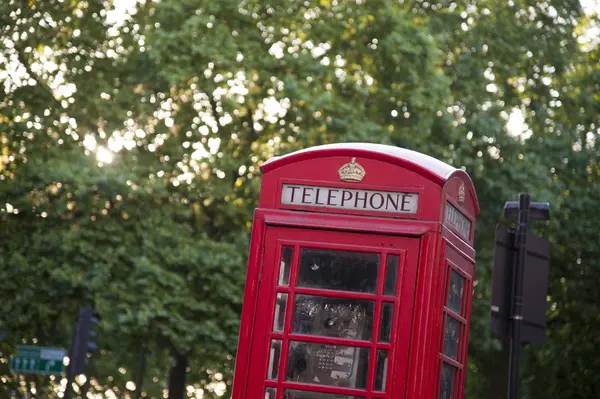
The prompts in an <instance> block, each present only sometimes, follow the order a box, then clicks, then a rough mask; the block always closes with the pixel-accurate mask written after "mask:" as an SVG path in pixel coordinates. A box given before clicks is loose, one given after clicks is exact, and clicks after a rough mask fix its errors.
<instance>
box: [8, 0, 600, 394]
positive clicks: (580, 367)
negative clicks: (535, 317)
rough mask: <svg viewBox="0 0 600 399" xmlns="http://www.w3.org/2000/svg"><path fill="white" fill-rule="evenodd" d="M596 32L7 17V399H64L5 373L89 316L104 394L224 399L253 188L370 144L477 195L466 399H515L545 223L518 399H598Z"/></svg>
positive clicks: (151, 13)
mask: <svg viewBox="0 0 600 399" xmlns="http://www.w3.org/2000/svg"><path fill="white" fill-rule="evenodd" d="M584 11H587V12H584ZM599 29H600V28H599V25H598V20H597V17H596V15H595V14H592V13H591V11H590V10H584V9H582V7H581V4H580V3H579V2H578V1H576V0H549V1H545V2H534V1H525V0H511V1H498V0H480V1H455V2H451V1H441V2H437V3H435V2H426V1H391V0H390V1H387V0H362V1H361V0H355V1H341V0H337V1H334V0H320V1H293V0H285V1H271V2H267V1H259V0H243V1H242V0H219V1H202V0H161V1H160V2H158V1H151V0H142V1H137V2H135V1H131V0H128V1H124V0H123V1H122V0H119V1H114V2H111V1H104V2H100V1H91V2H90V1H67V2H66V1H62V0H44V1H36V0H28V1H20V0H6V1H3V2H2V3H1V4H0V66H1V67H0V82H1V83H2V96H1V97H0V126H1V129H0V223H1V224H0V226H1V228H0V250H1V256H0V279H1V281H3V287H2V290H0V299H1V300H0V314H1V317H0V330H1V331H3V332H5V333H6V334H9V335H8V338H6V337H5V341H4V343H3V346H2V356H3V359H4V361H2V362H1V363H0V373H1V374H2V377H1V378H2V385H1V386H0V390H2V392H3V393H2V395H4V396H6V397H10V396H18V395H24V394H25V392H26V391H28V394H29V397H50V398H53V397H56V395H57V393H58V392H60V391H61V390H63V389H64V384H65V381H64V379H62V380H61V379H55V378H53V377H50V378H48V377H37V378H33V377H27V379H25V378H24V377H22V376H14V375H11V374H10V373H9V371H8V366H7V363H6V358H7V357H8V356H9V355H10V354H11V353H13V352H14V349H15V345H16V344H17V343H24V342H25V343H34V344H40V345H57V346H64V347H68V344H69V339H70V328H71V325H72V323H73V321H74V319H75V317H76V314H77V309H78V307H79V306H86V305H93V306H94V307H95V309H96V310H97V311H98V312H99V313H100V315H101V317H102V322H101V324H100V327H99V343H100V348H101V350H100V352H99V353H98V354H96V355H95V356H94V362H93V363H92V364H91V366H90V370H89V373H88V375H87V377H88V378H89V381H90V383H89V391H88V392H89V393H96V394H99V395H101V396H106V397H138V395H143V396H145V397H162V396H163V395H165V394H166V392H167V390H169V388H170V391H171V392H170V395H171V397H180V395H179V393H180V392H181V391H182V390H183V391H184V392H183V393H184V394H185V395H187V396H191V397H204V398H214V397H220V396H225V397H227V395H228V391H229V389H230V386H231V378H232V367H233V357H234V356H235V350H236V345H237V329H238V320H239V312H240V309H241V303H242V290H243V281H244V275H245V272H244V270H245V264H246V258H245V256H246V252H247V244H248V239H249V226H250V223H251V217H252V212H253V209H254V207H255V206H256V200H257V198H258V189H259V187H260V175H259V167H260V165H261V164H262V162H264V161H265V160H266V159H268V158H270V157H272V156H274V155H279V154H283V153H288V152H290V151H293V150H296V149H299V148H305V147H308V146H312V145H318V144H323V143H328V142H342V141H367V142H377V143H384V144H391V145H397V146H402V147H406V148H411V149H414V150H417V151H421V152H425V153H427V154H430V155H432V156H435V157H437V158H439V159H442V160H444V161H446V162H448V163H450V164H453V165H455V166H457V167H464V168H465V169H466V170H467V171H468V172H469V173H470V174H471V176H472V177H473V179H474V182H475V185H476V188H477V192H478V195H479V200H480V202H481V209H482V213H481V217H480V219H479V220H478V226H477V237H476V247H477V250H478V258H477V261H478V271H477V278H478V280H477V286H476V289H475V292H474V295H475V301H474V309H473V318H472V326H471V328H472V332H471V334H470V337H471V342H470V350H469V353H470V363H469V373H468V375H467V397H468V398H472V399H475V398H477V399H479V398H501V397H502V398H503V397H505V395H504V390H505V380H504V375H503V373H502V370H503V367H502V366H501V358H502V355H501V353H502V352H501V351H502V345H501V343H500V342H499V341H498V340H496V339H494V338H493V337H492V336H491V335H490V332H489V327H488V326H489V298H490V294H491V264H492V256H493V247H492V246H493V234H494V233H493V232H494V226H495V224H496V222H497V221H498V219H499V218H500V215H501V209H502V206H503V204H504V201H506V200H512V199H515V198H516V195H517V193H518V192H519V191H522V190H530V191H531V192H532V193H533V196H534V199H535V200H538V201H550V202H551V203H552V206H553V212H552V216H553V220H552V221H551V222H550V223H548V224H546V225H543V226H540V230H541V231H543V232H544V234H545V235H546V236H548V237H549V238H550V239H551V242H552V251H553V252H552V268H551V276H550V294H549V308H548V309H549V312H548V316H549V329H548V343H547V344H546V345H544V346H541V347H531V348H528V349H527V351H526V358H525V359H524V366H523V380H522V385H523V389H522V392H523V397H524V398H539V397H554V398H591V397H595V396H594V393H595V392H598V391H600V378H598V377H597V375H596V373H595V372H594V371H595V370H597V369H598V368H599V367H600V364H599V363H600V361H599V360H598V359H597V357H596V356H595V353H597V352H598V351H600V338H598V335H597V334H596V331H597V330H598V327H599V326H600V319H599V318H598V314H600V312H599V310H598V303H600V296H599V295H600V294H599V293H598V290H597V289H595V288H596V286H597V285H598V283H599V280H598V277H597V276H599V275H600V273H599V272H600V264H599V262H598V260H597V259H598V256H597V254H598V252H599V251H600V248H599V247H598V245H597V244H596V243H595V237H596V235H597V232H598V231H600V222H599V221H598V220H597V219H596V218H595V217H593V215H595V214H598V213H600V201H599V200H600V196H599V194H598V192H600V191H599V187H598V185H599V180H600V179H599V173H600V169H599V166H598V159H600V153H599V151H598V148H599V147H598V144H597V143H596V140H595V138H596V136H597V135H598V133H599V132H600V130H599V129H600V120H599V119H600V94H599V93H600V64H599V63H598V59H600V48H599V40H598V37H599V36H600V33H599ZM142 364H143V365H144V367H143V368H142V367H141V365H142ZM499 364H500V366H499ZM140 370H142V371H143V372H142V373H140ZM78 382H79V384H78V385H77V386H78V387H79V386H80V385H83V380H79V381H78ZM140 382H141V383H142V384H140ZM136 384H137V385H138V386H136ZM140 385H141V389H140ZM86 389H87V387H86ZM78 392H81V388H78ZM202 395H204V396H202Z"/></svg>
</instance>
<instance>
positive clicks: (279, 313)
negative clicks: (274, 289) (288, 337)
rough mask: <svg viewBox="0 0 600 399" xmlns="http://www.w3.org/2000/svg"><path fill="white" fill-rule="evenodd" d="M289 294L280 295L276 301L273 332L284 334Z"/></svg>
mask: <svg viewBox="0 0 600 399" xmlns="http://www.w3.org/2000/svg"><path fill="white" fill-rule="evenodd" d="M287 299H288V294H283V293H278V294H277V299H276V301H275V319H274V320H273V331H275V332H282V331H283V326H284V324H285V309H286V307H287Z"/></svg>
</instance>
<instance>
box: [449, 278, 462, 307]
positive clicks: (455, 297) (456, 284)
mask: <svg viewBox="0 0 600 399" xmlns="http://www.w3.org/2000/svg"><path fill="white" fill-rule="evenodd" d="M464 289H465V278H464V277H462V276H461V275H460V274H458V273H456V272H455V271H454V270H450V287H449V289H448V307H449V308H450V309H452V310H453V311H455V312H456V313H458V314H462V312H461V310H462V299H463V292H464Z"/></svg>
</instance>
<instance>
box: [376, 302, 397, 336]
mask: <svg viewBox="0 0 600 399" xmlns="http://www.w3.org/2000/svg"><path fill="white" fill-rule="evenodd" d="M393 313H394V304H393V303H389V302H384V303H383V305H382V307H381V326H380V327H379V341H380V342H390V337H391V334H392V319H393Z"/></svg>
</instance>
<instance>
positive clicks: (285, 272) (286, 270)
mask: <svg viewBox="0 0 600 399" xmlns="http://www.w3.org/2000/svg"><path fill="white" fill-rule="evenodd" d="M293 253H294V248H292V247H283V248H281V261H280V266H279V281H278V283H277V285H289V284H290V270H291V269H292V255H293Z"/></svg>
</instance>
